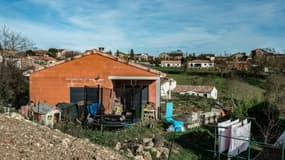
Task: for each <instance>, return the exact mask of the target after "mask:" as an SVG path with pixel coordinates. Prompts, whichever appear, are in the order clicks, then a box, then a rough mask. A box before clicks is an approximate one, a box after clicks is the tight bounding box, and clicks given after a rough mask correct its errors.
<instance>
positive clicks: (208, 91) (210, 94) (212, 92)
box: [173, 85, 218, 99]
mask: <svg viewBox="0 0 285 160" xmlns="http://www.w3.org/2000/svg"><path fill="white" fill-rule="evenodd" d="M173 92H175V93H179V94H189V95H194V96H203V97H207V98H212V99H217V98H218V90H217V89H216V87H214V86H192V85H177V86H176V88H175V89H174V90H173Z"/></svg>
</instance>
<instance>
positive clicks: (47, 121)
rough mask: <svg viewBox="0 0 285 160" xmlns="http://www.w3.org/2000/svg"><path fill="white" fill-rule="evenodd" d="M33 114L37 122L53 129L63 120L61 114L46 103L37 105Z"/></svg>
mask: <svg viewBox="0 0 285 160" xmlns="http://www.w3.org/2000/svg"><path fill="white" fill-rule="evenodd" d="M33 112H34V116H35V118H36V120H37V121H39V122H40V123H42V124H44V125H46V126H48V127H51V128H53V126H54V124H55V123H57V122H59V121H60V119H61V112H60V111H59V110H58V109H57V108H55V107H53V106H50V105H48V104H46V103H40V104H37V105H36V107H35V108H33Z"/></svg>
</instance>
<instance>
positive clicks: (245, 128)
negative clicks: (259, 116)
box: [228, 119, 251, 157]
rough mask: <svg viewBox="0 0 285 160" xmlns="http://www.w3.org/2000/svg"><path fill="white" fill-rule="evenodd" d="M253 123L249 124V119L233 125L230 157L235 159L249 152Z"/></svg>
mask: <svg viewBox="0 0 285 160" xmlns="http://www.w3.org/2000/svg"><path fill="white" fill-rule="evenodd" d="M250 129H251V122H250V123H248V122H247V119H246V120H244V121H243V122H242V123H241V122H240V123H238V124H235V125H232V129H231V141H230V147H229V150H228V156H229V157H233V156H237V155H238V154H240V153H242V152H244V151H246V150H247V148H248V146H249V141H248V140H249V138H250Z"/></svg>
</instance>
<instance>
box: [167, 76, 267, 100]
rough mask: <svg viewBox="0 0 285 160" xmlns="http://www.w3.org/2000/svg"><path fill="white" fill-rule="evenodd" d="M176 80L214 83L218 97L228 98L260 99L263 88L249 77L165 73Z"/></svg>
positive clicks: (189, 82)
mask: <svg viewBox="0 0 285 160" xmlns="http://www.w3.org/2000/svg"><path fill="white" fill-rule="evenodd" d="M167 76H168V77H171V78H173V79H175V80H176V81H177V84H187V85H214V86H216V88H217V89H218V99H219V100H228V99H231V98H235V99H238V100H244V99H247V100H258V101H260V100H262V99H263V93H264V90H263V89H262V88H260V87H259V86H260V85H259V83H263V82H262V81H256V82H255V83H253V82H252V80H249V79H244V80H243V79H229V78H222V77H219V76H213V75H208V76H207V75H205V76H198V75H187V74H183V73H181V74H167Z"/></svg>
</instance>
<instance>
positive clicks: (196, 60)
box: [189, 59, 211, 63]
mask: <svg viewBox="0 0 285 160" xmlns="http://www.w3.org/2000/svg"><path fill="white" fill-rule="evenodd" d="M189 63H211V62H210V61H209V60H200V59H195V60H192V61H190V62H189Z"/></svg>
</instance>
